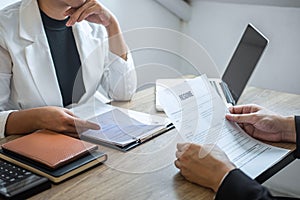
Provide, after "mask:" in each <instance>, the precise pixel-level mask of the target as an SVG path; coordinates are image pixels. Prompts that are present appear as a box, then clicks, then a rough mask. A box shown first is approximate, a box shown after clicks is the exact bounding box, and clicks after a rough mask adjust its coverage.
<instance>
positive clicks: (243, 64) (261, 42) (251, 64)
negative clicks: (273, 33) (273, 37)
mask: <svg viewBox="0 0 300 200" xmlns="http://www.w3.org/2000/svg"><path fill="white" fill-rule="evenodd" d="M268 42H269V41H268V39H267V38H266V37H265V36H264V35H263V34H262V33H261V32H260V31H259V30H258V29H257V28H255V27H254V26H253V25H252V24H248V25H247V27H246V29H245V31H244V33H243V35H242V38H241V40H240V42H239V44H238V46H237V48H236V49H235V51H234V53H233V56H232V57H231V59H230V61H229V64H228V66H227V68H226V70H225V72H224V74H223V76H222V77H221V79H210V84H211V85H212V87H213V88H215V89H216V91H217V93H218V94H219V95H220V96H221V98H222V99H223V101H224V102H225V103H226V104H230V105H235V104H236V103H237V102H238V100H239V98H240V96H241V94H242V93H243V91H244V89H245V87H246V85H247V83H248V80H249V79H250V77H251V75H252V73H253V71H254V69H255V67H256V65H257V63H258V61H259V59H260V57H261V56H262V54H263V52H264V50H265V48H266V46H267V44H268Z"/></svg>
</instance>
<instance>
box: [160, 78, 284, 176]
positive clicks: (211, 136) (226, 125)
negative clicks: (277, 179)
mask: <svg viewBox="0 0 300 200" xmlns="http://www.w3.org/2000/svg"><path fill="white" fill-rule="evenodd" d="M158 98H159V101H160V103H161V105H162V107H163V109H164V111H165V113H166V114H167V116H168V117H169V119H170V120H171V121H172V123H173V124H174V125H175V128H176V129H177V130H178V132H179V134H180V135H181V137H182V138H183V140H184V141H186V142H191V143H197V144H201V145H206V144H210V145H211V144H213V145H218V146H219V147H220V148H221V149H222V150H223V151H225V153H226V154H227V156H228V157H229V159H230V160H231V161H232V162H233V163H234V164H235V165H236V166H237V167H238V168H240V169H241V170H243V171H244V172H245V173H246V174H247V175H248V176H250V177H251V178H256V177H257V176H258V175H260V174H261V173H262V172H263V171H265V170H266V169H268V168H270V167H271V166H273V165H274V164H276V163H277V162H278V161H279V160H281V159H282V158H283V157H284V156H285V155H287V154H288V153H289V150H286V149H282V148H277V147H274V146H270V145H268V144H265V143H262V142H260V141H258V140H256V139H254V138H252V137H250V136H249V135H248V134H247V133H245V132H244V131H243V130H242V129H241V128H240V127H239V126H238V125H237V124H236V123H232V122H229V121H227V120H226V119H225V114H226V113H227V112H228V108H227V107H226V105H225V104H224V103H223V101H222V100H221V98H220V97H219V96H218V95H217V94H216V93H215V91H214V90H213V89H212V88H211V86H210V84H209V82H208V80H207V77H206V75H202V76H199V77H197V78H195V79H189V80H186V81H182V82H181V83H180V84H178V85H176V86H173V87H170V88H168V87H166V89H164V90H163V91H162V92H161V93H160V95H159V97H158ZM213 145H211V146H213ZM199 156H205V155H201V152H199Z"/></svg>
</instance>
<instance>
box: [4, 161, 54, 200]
mask: <svg viewBox="0 0 300 200" xmlns="http://www.w3.org/2000/svg"><path fill="white" fill-rule="evenodd" d="M0 172H1V174H0V197H2V198H5V199H10V198H13V199H19V198H20V199H24V198H27V197H29V196H28V195H29V194H35V193H37V192H40V191H42V190H45V189H47V188H49V187H51V185H50V182H49V181H48V179H46V178H44V177H41V176H39V175H36V174H34V173H32V172H30V171H28V170H26V169H23V168H21V167H18V166H17V165H14V164H12V163H10V162H7V161H5V160H3V159H0Z"/></svg>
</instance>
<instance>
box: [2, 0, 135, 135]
mask: <svg viewBox="0 0 300 200" xmlns="http://www.w3.org/2000/svg"><path fill="white" fill-rule="evenodd" d="M40 10H42V11H43V12H44V13H45V14H46V15H48V16H49V17H51V18H53V19H57V20H61V19H65V18H66V17H69V20H68V22H67V24H66V25H67V26H71V27H72V31H73V35H74V39H75V43H76V46H77V50H78V54H79V57H80V61H81V65H82V77H83V82H84V87H85V93H84V94H83V96H82V97H81V98H80V100H79V102H78V103H81V102H85V101H86V100H88V99H89V98H90V97H92V96H93V95H94V93H95V91H97V89H98V87H99V83H100V85H101V86H102V87H103V88H104V90H105V91H106V92H107V95H108V96H109V97H110V98H112V99H114V100H129V99H130V98H131V97H132V95H133V94H134V92H135V90H136V72H135V69H134V65H133V61H132V58H131V56H130V54H128V53H127V47H126V44H125V42H124V40H123V37H122V34H121V31H120V27H119V24H118V21H117V19H116V18H115V17H114V16H113V15H112V14H111V12H110V11H108V10H107V9H106V8H104V7H103V6H102V5H101V4H100V3H99V2H98V1H96V0H22V1H21V2H18V3H15V4H13V5H11V6H8V7H7V8H5V9H3V10H2V11H1V12H0V137H4V136H5V135H10V134H24V133H30V132H33V131H35V130H38V129H49V130H54V131H59V132H68V133H76V127H75V123H76V125H78V126H79V127H82V128H92V129H98V128H99V127H98V125H96V124H93V123H90V122H87V121H85V120H82V119H79V118H77V117H76V116H74V115H73V113H71V112H70V111H68V110H67V109H65V108H63V103H62V102H63V100H62V95H61V91H60V88H59V84H58V79H57V76H56V72H55V67H54V64H53V60H52V57H51V52H50V48H49V44H48V41H47V37H46V34H45V30H44V27H43V23H42V19H41V14H40ZM107 36H108V38H111V37H113V38H114V39H113V40H109V42H105V40H106V38H107Z"/></svg>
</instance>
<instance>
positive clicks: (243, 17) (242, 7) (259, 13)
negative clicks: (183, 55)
mask: <svg viewBox="0 0 300 200" xmlns="http://www.w3.org/2000/svg"><path fill="white" fill-rule="evenodd" d="M299 19H300V8H288V7H275V6H262V5H247V4H232V3H220V2H208V1H197V0H194V1H192V19H191V21H190V22H189V23H188V24H185V26H184V32H185V33H187V34H188V35H190V36H191V37H193V38H195V39H196V40H197V41H198V42H200V43H201V44H202V45H203V46H204V47H205V48H206V50H207V51H208V52H209V53H210V55H211V56H212V58H213V59H214V61H215V62H216V64H217V66H218V68H219V69H220V71H221V72H223V70H224V68H225V66H226V65H227V63H228V61H229V59H230V57H231V55H232V53H233V51H234V48H235V47H236V45H237V43H238V41H239V39H240V37H241V34H242V32H243V30H244V28H245V26H246V24H247V23H248V22H251V23H253V24H254V25H255V26H256V27H257V28H258V29H260V30H261V31H262V32H263V33H264V34H265V35H266V36H267V37H268V38H269V40H270V44H269V46H268V48H267V50H266V52H265V54H264V56H263V57H262V59H261V62H260V63H259V64H258V66H257V69H256V70H255V72H254V74H253V77H252V79H251V80H250V84H251V85H254V86H259V87H263V88H270V89H275V90H280V91H286V92H292V93H297V94H300V87H299V85H300V79H299V74H300V67H299V65H300V56H299V53H300V45H299V44H300V37H299V33H300V24H299Z"/></svg>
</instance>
